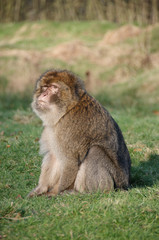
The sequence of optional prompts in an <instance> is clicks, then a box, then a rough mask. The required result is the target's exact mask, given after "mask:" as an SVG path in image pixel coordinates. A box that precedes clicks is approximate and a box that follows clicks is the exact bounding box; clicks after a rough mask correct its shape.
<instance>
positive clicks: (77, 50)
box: [47, 40, 91, 61]
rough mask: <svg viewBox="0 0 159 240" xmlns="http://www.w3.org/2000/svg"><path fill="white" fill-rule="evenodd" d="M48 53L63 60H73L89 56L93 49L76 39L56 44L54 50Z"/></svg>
mask: <svg viewBox="0 0 159 240" xmlns="http://www.w3.org/2000/svg"><path fill="white" fill-rule="evenodd" d="M47 55H49V57H51V56H52V57H54V58H58V59H60V60H63V61H71V60H73V59H77V58H80V57H89V56H90V55H91V50H90V49H89V48H87V47H86V46H84V44H83V43H82V42H81V41H79V40H75V41H72V42H67V43H62V44H60V45H58V46H56V47H55V48H54V49H53V50H52V51H50V50H49V51H48V54H47Z"/></svg>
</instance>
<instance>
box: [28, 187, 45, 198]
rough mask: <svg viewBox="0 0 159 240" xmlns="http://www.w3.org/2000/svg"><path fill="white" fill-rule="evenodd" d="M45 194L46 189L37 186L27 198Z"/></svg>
mask: <svg viewBox="0 0 159 240" xmlns="http://www.w3.org/2000/svg"><path fill="white" fill-rule="evenodd" d="M46 192H47V188H46V187H45V188H41V187H39V186H37V187H36V188H34V189H33V190H32V191H31V192H30V193H29V194H28V195H27V197H28V198H31V197H34V196H40V195H42V194H45V193H46Z"/></svg>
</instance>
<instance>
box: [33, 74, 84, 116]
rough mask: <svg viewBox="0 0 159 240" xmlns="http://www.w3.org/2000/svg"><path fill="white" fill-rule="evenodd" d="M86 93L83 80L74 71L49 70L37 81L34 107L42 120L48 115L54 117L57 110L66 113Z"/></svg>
mask: <svg viewBox="0 0 159 240" xmlns="http://www.w3.org/2000/svg"><path fill="white" fill-rule="evenodd" d="M84 93H85V88H84V85H83V83H82V81H81V80H80V79H79V78H78V77H77V76H75V75H74V74H73V73H71V72H69V71H66V70H49V71H47V72H45V73H44V74H43V75H42V76H41V77H40V78H39V79H38V81H37V82H36V86H35V92H34V97H33V102H32V108H33V110H34V112H35V113H36V114H37V115H38V116H39V117H40V118H41V119H42V120H44V118H45V119H46V115H49V116H52V117H54V116H53V115H54V114H55V112H56V113H58V112H61V113H63V114H65V113H66V112H67V111H69V109H71V108H72V107H73V106H74V105H76V104H77V102H78V101H79V100H80V98H81V96H82V95H83V94H84ZM55 110H56V111H55Z"/></svg>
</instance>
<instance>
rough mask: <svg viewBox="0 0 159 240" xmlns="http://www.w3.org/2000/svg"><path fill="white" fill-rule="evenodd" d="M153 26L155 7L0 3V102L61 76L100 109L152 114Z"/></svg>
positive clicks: (150, 3) (122, 1)
mask: <svg viewBox="0 0 159 240" xmlns="http://www.w3.org/2000/svg"><path fill="white" fill-rule="evenodd" d="M158 21H159V0H144V1H143V0H5V1H3V0H0V22H1V23H0V94H1V100H3V102H4V95H5V96H6V95H7V96H8V95H9V96H11V94H14V95H15V94H16V95H17V96H18V94H19V96H20V94H21V95H22V94H23V96H24V95H26V94H28V95H31V92H32V91H33V88H34V84H35V81H36V79H37V78H38V77H39V76H40V74H41V73H42V72H44V71H46V70H47V69H51V68H64V69H68V70H71V71H73V72H75V73H77V74H78V75H79V76H81V78H82V79H83V80H84V81H85V84H86V88H87V90H88V91H89V92H91V93H92V94H93V95H95V96H96V97H97V98H98V99H99V100H100V101H101V102H102V103H104V104H107V105H110V106H113V107H123V108H127V107H128V108H130V107H132V106H135V108H138V109H139V110H140V109H142V108H144V107H145V109H147V108H149V107H150V108H151V111H152V112H154V113H155V114H158V101H159V94H158V93H159V23H158ZM17 93H18V94H17ZM8 99H9V97H8ZM26 99H28V98H26ZM5 101H6V100H5ZM7 101H9V100H7ZM29 101H30V100H28V102H29ZM9 104H10V105H7V106H10V107H11V106H12V105H13V104H14V102H13V100H12V99H11V100H10V102H9Z"/></svg>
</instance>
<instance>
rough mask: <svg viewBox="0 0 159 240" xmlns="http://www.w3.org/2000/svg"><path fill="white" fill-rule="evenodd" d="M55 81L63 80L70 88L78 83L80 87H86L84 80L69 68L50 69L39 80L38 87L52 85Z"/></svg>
mask: <svg viewBox="0 0 159 240" xmlns="http://www.w3.org/2000/svg"><path fill="white" fill-rule="evenodd" d="M54 82H63V83H65V84H66V85H68V86H69V87H70V88H73V87H75V85H77V84H78V86H79V87H82V88H83V87H84V85H83V82H82V81H81V80H80V79H79V78H78V77H77V76H76V75H75V74H73V73H72V72H70V71H67V70H48V71H47V72H45V73H43V74H42V75H41V76H40V78H39V79H38V80H37V83H36V87H37V88H38V87H40V86H43V85H50V84H52V83H54Z"/></svg>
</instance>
